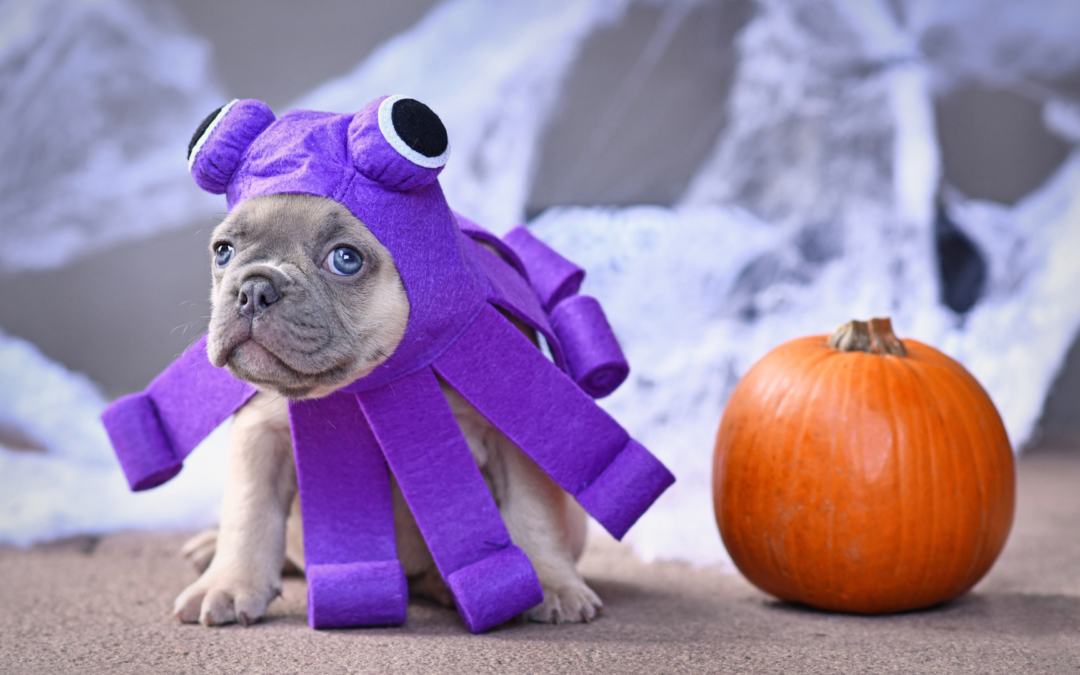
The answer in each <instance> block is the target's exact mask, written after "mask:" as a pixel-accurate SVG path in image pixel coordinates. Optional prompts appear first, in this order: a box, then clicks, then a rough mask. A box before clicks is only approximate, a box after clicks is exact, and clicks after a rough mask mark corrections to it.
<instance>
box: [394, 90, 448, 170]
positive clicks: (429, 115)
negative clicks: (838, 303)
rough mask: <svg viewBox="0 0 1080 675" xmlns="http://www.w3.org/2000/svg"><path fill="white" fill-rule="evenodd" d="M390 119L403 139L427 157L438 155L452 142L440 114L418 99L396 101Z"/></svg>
mask: <svg viewBox="0 0 1080 675" xmlns="http://www.w3.org/2000/svg"><path fill="white" fill-rule="evenodd" d="M390 119H391V121H392V122H393V123H394V130H395V131H397V134H398V136H400V137H401V140H403V141H405V143H406V144H408V146H409V147H410V148H412V149H413V150H415V151H417V152H419V153H420V154H421V155H424V156H425V157H438V156H439V155H441V154H443V152H445V151H446V146H447V145H448V144H449V143H450V140H449V139H448V138H447V137H446V127H444V126H443V123H442V120H440V119H439V116H438V115H436V114H435V113H434V112H432V111H431V108H429V107H427V106H426V105H424V104H423V103H421V102H420V101H417V100H416V99H412V98H403V99H401V100H399V101H396V102H395V103H394V105H393V107H392V108H391V109H390Z"/></svg>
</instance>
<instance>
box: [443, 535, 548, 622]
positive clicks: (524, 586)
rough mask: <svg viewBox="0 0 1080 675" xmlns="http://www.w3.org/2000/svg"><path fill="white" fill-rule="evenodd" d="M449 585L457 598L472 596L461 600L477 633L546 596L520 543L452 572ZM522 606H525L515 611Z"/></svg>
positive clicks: (460, 608)
mask: <svg viewBox="0 0 1080 675" xmlns="http://www.w3.org/2000/svg"><path fill="white" fill-rule="evenodd" d="M446 585H447V587H449V588H450V592H451V593H453V594H454V597H455V598H469V602H467V603H463V602H460V601H459V602H458V603H457V604H458V611H459V612H460V613H461V618H462V620H463V621H464V622H465V625H466V626H468V627H469V630H470V631H472V632H474V633H480V632H483V631H485V630H487V629H488V628H491V627H494V626H498V625H499V624H500V623H502V622H504V621H506V620H507V619H508V618H511V617H513V616H515V615H517V614H520V613H521V612H523V611H525V610H526V609H529V608H530V607H532V606H534V605H536V604H538V603H539V602H540V601H541V600H543V599H544V591H543V589H542V588H541V587H540V582H539V581H538V580H537V578H536V572H535V571H533V567H532V563H531V562H529V558H528V556H526V555H525V552H524V551H522V550H521V549H520V548H518V547H517V546H507V547H506V548H504V549H503V550H501V551H499V552H498V553H495V554H494V555H490V556H488V557H487V558H484V559H483V560H481V561H479V562H475V563H473V564H471V565H467V566H465V567H462V568H461V569H459V570H457V571H456V572H452V573H451V574H450V575H449V576H448V577H447V578H446ZM537 593H539V595H537ZM518 607H520V608H523V609H520V610H517V611H514V608H518Z"/></svg>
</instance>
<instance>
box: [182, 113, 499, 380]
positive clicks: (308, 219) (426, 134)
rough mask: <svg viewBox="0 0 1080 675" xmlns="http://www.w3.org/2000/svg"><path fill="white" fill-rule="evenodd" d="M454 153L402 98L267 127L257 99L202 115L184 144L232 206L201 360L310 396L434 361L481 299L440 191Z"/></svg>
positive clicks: (219, 245)
mask: <svg viewBox="0 0 1080 675" xmlns="http://www.w3.org/2000/svg"><path fill="white" fill-rule="evenodd" d="M449 152H450V146H449V141H448V138H447V134H446V129H445V127H444V126H443V124H442V122H441V121H440V120H439V118H438V117H437V116H436V115H435V113H433V112H432V111H431V110H430V109H429V108H427V106H425V105H423V104H422V103H419V102H418V101H415V100H413V99H409V98H404V97H401V96H392V97H384V98H380V99H376V100H375V101H372V102H371V103H369V104H368V105H367V106H365V107H364V108H363V109H361V110H360V111H359V112H357V113H355V114H336V113H324V112H316V111H310V110H293V111H290V112H288V113H286V114H285V115H283V116H282V117H280V118H277V117H275V115H274V113H273V112H271V110H270V109H269V108H268V107H267V106H266V105H265V104H263V103H261V102H259V101H255V100H251V99H248V100H243V101H234V102H232V103H230V104H229V105H227V106H224V107H222V108H220V109H219V110H216V111H214V112H213V113H211V115H210V116H209V117H207V119H206V121H204V123H203V125H202V126H201V127H200V128H199V130H198V131H196V132H195V136H194V137H193V138H192V141H191V145H190V146H189V147H188V160H189V165H190V168H191V173H192V176H193V177H194V178H195V181H196V182H197V183H198V184H199V185H200V186H201V187H202V188H203V189H205V190H207V191H209V192H213V193H215V194H225V195H226V197H227V200H228V204H229V209H230V214H229V216H228V218H226V219H225V221H224V222H223V223H222V224H221V225H220V226H219V227H218V228H217V229H216V230H215V232H214V235H213V239H212V242H211V258H212V262H211V264H212V267H213V270H214V289H213V299H212V300H213V314H212V316H211V323H210V335H209V339H208V342H207V351H208V355H209V357H210V360H211V362H213V363H214V364H215V365H218V366H227V367H228V368H229V370H230V371H231V372H232V373H233V374H234V375H235V376H236V377H239V378H240V379H243V380H246V381H248V382H251V383H253V384H256V385H257V386H260V387H268V388H273V389H276V390H277V391H279V392H281V393H283V394H285V395H286V396H288V397H290V398H311V397H317V396H322V395H325V394H327V393H329V392H330V391H332V390H334V389H338V388H341V387H348V389H349V391H360V390H362V389H364V388H367V387H369V386H381V384H384V383H386V382H389V381H392V380H393V379H395V378H396V377H400V376H403V375H405V374H408V373H410V372H413V371H415V370H417V369H419V368H421V367H423V366H424V365H426V364H428V363H430V362H431V361H432V360H433V359H435V358H436V357H437V356H438V355H439V354H440V353H441V352H442V350H443V349H445V347H446V345H447V344H449V343H450V341H452V340H453V339H455V338H456V336H458V335H460V334H461V332H462V331H463V330H464V328H465V327H466V326H467V325H468V322H469V321H471V318H472V317H473V316H475V315H476V313H477V312H478V311H479V308H480V307H481V306H482V305H483V304H484V302H485V298H486V291H485V283H486V282H485V281H484V276H483V272H482V271H481V270H480V269H479V267H478V263H477V261H476V260H475V257H474V256H472V254H471V249H470V248H469V245H468V243H467V241H465V240H464V237H463V236H462V234H461V232H460V230H459V229H458V225H457V221H456V217H455V215H454V214H453V212H452V211H451V210H450V207H449V206H448V205H447V203H446V198H445V197H444V196H443V193H442V190H441V188H440V187H439V184H438V180H437V177H438V174H439V172H440V171H441V170H442V167H443V166H444V164H445V163H446V160H447V157H448V156H449ZM369 374H370V375H371V377H365V376H367V375H369ZM353 382H355V384H352V385H351V386H350V383H353Z"/></svg>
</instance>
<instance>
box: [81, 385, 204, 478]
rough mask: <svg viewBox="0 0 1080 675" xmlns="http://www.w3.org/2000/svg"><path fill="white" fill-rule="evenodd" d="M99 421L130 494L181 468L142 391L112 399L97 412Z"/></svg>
mask: <svg viewBox="0 0 1080 675" xmlns="http://www.w3.org/2000/svg"><path fill="white" fill-rule="evenodd" d="M101 421H102V422H103V423H104V424H105V430H106V431H108V432H109V440H111V441H112V446H113V451H114V452H115V453H116V458H117V459H119V460H120V467H121V468H122V469H123V470H124V476H125V477H126V478H127V481H128V485H129V486H130V487H131V489H132V491H135V492H138V491H140V490H148V489H150V488H152V487H156V486H158V485H161V484H162V483H164V482H165V481H167V480H169V479H170V478H172V477H173V476H175V475H176V474H178V473H180V469H182V468H183V467H184V463H183V462H182V461H180V460H179V459H177V458H176V453H175V452H173V449H172V444H171V443H169V439H168V438H166V437H165V432H164V431H163V430H162V429H161V422H160V421H159V420H158V416H157V410H156V409H155V408H154V402H153V401H151V400H150V397H149V396H147V395H146V393H145V392H139V393H138V394H129V395H127V396H123V397H121V398H118V399H116V400H115V401H113V402H112V403H111V404H110V405H109V407H107V408H105V412H103V413H101Z"/></svg>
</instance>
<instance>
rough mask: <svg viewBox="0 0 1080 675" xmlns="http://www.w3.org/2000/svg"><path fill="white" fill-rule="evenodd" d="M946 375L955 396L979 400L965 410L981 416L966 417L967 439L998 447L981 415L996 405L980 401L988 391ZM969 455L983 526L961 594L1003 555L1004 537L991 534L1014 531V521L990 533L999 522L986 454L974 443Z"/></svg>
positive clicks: (954, 373) (950, 370)
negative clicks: (972, 387) (970, 410)
mask: <svg viewBox="0 0 1080 675" xmlns="http://www.w3.org/2000/svg"><path fill="white" fill-rule="evenodd" d="M946 372H947V373H948V377H947V378H943V382H944V383H947V384H948V385H949V386H950V387H951V389H952V390H953V391H954V392H960V393H962V394H965V395H966V396H965V398H966V399H976V401H975V405H974V406H970V405H969V406H965V407H966V408H974V409H975V411H976V413H978V418H979V419H975V418H974V417H973V416H972V415H965V416H964V421H965V427H966V429H967V435H968V439H969V441H977V443H978V445H979V447H983V448H994V447H997V446H998V443H995V442H994V439H993V438H992V433H993V432H992V430H991V429H990V428H988V426H987V425H986V424H983V423H982V422H983V419H984V418H985V415H983V414H982V411H983V409H984V406H986V405H990V406H992V405H993V401H982V400H978V399H981V398H983V397H986V398H989V396H988V395H987V394H986V393H985V390H983V389H982V388H981V387H980V388H979V389H975V390H973V389H971V387H970V384H969V382H968V381H967V379H966V378H963V377H961V376H960V375H961V374H960V373H958V372H957V371H956V370H955V369H953V368H948V369H946ZM958 402H960V403H962V402H963V401H958ZM1007 439H1008V435H1007V434H1006V440H1007ZM968 451H969V453H970V455H971V463H972V465H973V466H974V468H975V472H976V477H977V480H976V485H977V487H978V491H979V525H980V527H979V540H978V542H977V544H978V545H977V547H976V549H975V552H974V555H973V557H972V561H971V564H970V565H969V566H968V569H967V571H966V572H965V574H964V577H963V581H962V584H961V588H960V590H958V594H959V593H962V592H963V591H966V590H967V589H969V588H970V587H972V586H974V585H975V583H976V582H978V580H979V579H981V578H982V576H983V574H985V573H986V571H988V570H989V568H990V566H992V565H993V562H994V560H995V559H996V557H997V554H998V552H1000V550H1001V548H1002V547H1003V546H1004V537H994V540H993V541H991V540H990V535H991V532H993V533H997V532H998V531H999V530H1000V529H1004V532H1005V537H1007V536H1008V532H1009V530H1011V529H1012V527H1011V519H1010V523H1009V525H1008V526H1007V527H1004V528H994V529H993V530H991V529H990V528H992V527H993V525H994V522H993V520H996V519H991V513H992V512H993V511H996V509H994V508H993V507H994V506H995V504H993V503H991V502H992V498H991V495H990V494H987V486H988V483H987V481H986V479H985V478H986V475H987V467H985V466H983V462H982V461H980V459H981V455H982V454H984V453H979V452H978V451H977V447H976V445H975V442H970V443H969V446H968ZM999 454H1000V453H994V454H992V455H991V456H990V457H989V458H988V460H987V461H991V462H993V463H994V464H995V465H997V464H999V463H1000V461H999V460H998V457H997V456H996V455H999ZM1007 461H1008V462H1009V463H1010V464H1011V462H1012V452H1011V446H1010V451H1009V454H1008V457H1007ZM991 468H992V469H993V468H996V469H998V470H997V471H996V472H994V473H993V475H998V476H1000V475H1004V474H1012V473H1014V472H1015V469H1013V468H1012V467H1011V466H1010V467H1008V469H1006V467H998V466H995V467H991ZM1003 469H1005V470H1003ZM1010 469H1011V470H1010ZM993 492H995V493H997V492H999V490H998V489H994V490H993ZM1001 497H1004V495H998V498H1001ZM1006 499H1007V498H1006Z"/></svg>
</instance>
